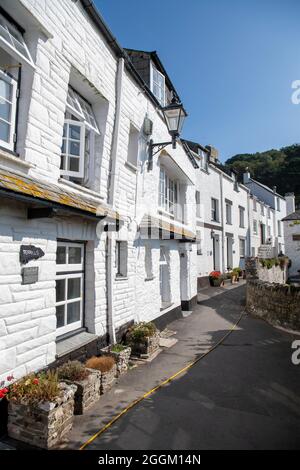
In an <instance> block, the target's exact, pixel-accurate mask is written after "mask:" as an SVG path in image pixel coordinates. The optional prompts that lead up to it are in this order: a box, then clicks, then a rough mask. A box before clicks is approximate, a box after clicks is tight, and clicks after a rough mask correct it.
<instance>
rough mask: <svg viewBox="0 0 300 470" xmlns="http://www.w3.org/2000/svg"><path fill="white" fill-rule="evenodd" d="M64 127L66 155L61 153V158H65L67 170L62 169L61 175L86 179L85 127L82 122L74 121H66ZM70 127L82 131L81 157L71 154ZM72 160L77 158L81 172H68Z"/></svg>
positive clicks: (80, 142) (80, 141)
mask: <svg viewBox="0 0 300 470" xmlns="http://www.w3.org/2000/svg"><path fill="white" fill-rule="evenodd" d="M64 125H65V126H66V137H63V141H66V153H64V154H63V153H61V157H64V158H65V166H66V169H61V170H60V174H61V175H62V176H71V177H75V178H83V177H84V148H85V125H84V123H83V122H80V121H73V120H72V119H65V122H64ZM70 126H74V127H78V128H79V129H80V140H79V141H77V142H79V156H78V157H77V155H72V154H70V153H69V145H70V142H71V141H72V139H70V138H69V128H70ZM70 158H76V159H78V160H79V170H78V171H72V170H68V169H67V168H68V166H69V160H70Z"/></svg>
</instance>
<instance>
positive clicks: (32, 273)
mask: <svg viewBox="0 0 300 470" xmlns="http://www.w3.org/2000/svg"><path fill="white" fill-rule="evenodd" d="M38 280H39V268H38V267H34V268H23V269H22V284H35V283H36V282H37V281H38Z"/></svg>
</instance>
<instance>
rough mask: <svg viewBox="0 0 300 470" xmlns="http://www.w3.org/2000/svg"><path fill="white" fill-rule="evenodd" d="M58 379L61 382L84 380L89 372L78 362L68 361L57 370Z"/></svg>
mask: <svg viewBox="0 0 300 470" xmlns="http://www.w3.org/2000/svg"><path fill="white" fill-rule="evenodd" d="M57 373H58V377H59V379H61V380H70V381H77V380H79V381H80V380H84V379H85V378H86V377H87V376H88V375H89V371H88V370H87V369H86V368H85V367H84V365H83V364H81V362H79V361H68V362H66V363H65V364H63V365H62V366H60V367H59V368H58V369H57Z"/></svg>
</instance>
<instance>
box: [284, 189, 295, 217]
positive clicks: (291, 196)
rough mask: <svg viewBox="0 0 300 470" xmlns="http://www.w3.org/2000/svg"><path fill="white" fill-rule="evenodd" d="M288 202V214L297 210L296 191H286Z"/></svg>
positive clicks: (286, 200)
mask: <svg viewBox="0 0 300 470" xmlns="http://www.w3.org/2000/svg"><path fill="white" fill-rule="evenodd" d="M284 199H285V202H286V215H290V214H292V213H293V212H295V210H296V207H295V194H294V193H286V194H285V196H284Z"/></svg>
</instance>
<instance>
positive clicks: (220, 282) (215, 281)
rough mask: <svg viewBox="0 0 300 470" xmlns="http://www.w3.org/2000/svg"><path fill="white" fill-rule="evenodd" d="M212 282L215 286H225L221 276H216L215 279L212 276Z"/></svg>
mask: <svg viewBox="0 0 300 470" xmlns="http://www.w3.org/2000/svg"><path fill="white" fill-rule="evenodd" d="M210 283H211V286H213V287H222V286H224V280H223V278H221V277H219V278H215V279H212V278H211V279H210Z"/></svg>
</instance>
